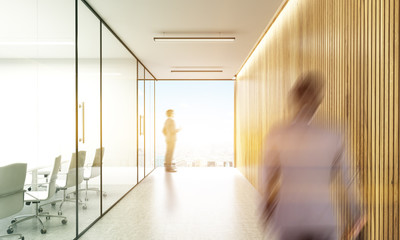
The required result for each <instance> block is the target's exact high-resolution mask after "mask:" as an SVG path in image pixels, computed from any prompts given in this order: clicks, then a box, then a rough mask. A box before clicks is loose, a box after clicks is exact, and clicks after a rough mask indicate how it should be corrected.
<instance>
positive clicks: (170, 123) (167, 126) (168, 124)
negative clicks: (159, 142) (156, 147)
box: [163, 109, 180, 172]
mask: <svg viewBox="0 0 400 240" xmlns="http://www.w3.org/2000/svg"><path fill="white" fill-rule="evenodd" d="M166 115H167V117H168V118H167V120H165V123H164V128H163V134H164V136H165V142H166V143H167V150H166V152H165V171H167V172H176V168H175V167H174V166H173V165H172V158H173V156H174V150H175V143H176V134H177V133H178V132H179V131H180V129H177V128H176V126H175V120H174V110H172V109H169V110H167V112H166Z"/></svg>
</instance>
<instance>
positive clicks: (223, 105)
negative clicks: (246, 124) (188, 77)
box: [156, 81, 234, 167]
mask: <svg viewBox="0 0 400 240" xmlns="http://www.w3.org/2000/svg"><path fill="white" fill-rule="evenodd" d="M233 97H234V82H233V81H158V82H157V84H156V116H157V117H156V162H157V166H162V165H163V162H164V154H165V148H166V146H165V141H164V136H163V134H162V128H163V124H164V121H165V120H166V118H167V117H166V115H165V112H166V111H167V110H168V109H173V110H174V112H175V117H174V119H175V122H176V126H177V128H181V131H180V132H179V133H178V135H177V142H176V147H175V153H174V160H173V162H175V164H176V165H177V166H185V167H207V166H232V165H233V130H234V129H233V111H234V106H233V102H234V101H233Z"/></svg>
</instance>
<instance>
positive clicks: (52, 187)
mask: <svg viewBox="0 0 400 240" xmlns="http://www.w3.org/2000/svg"><path fill="white" fill-rule="evenodd" d="M60 167H61V155H60V156H58V157H56V159H55V160H54V165H53V170H52V171H51V174H50V181H49V187H48V188H47V194H48V195H47V199H49V198H51V197H53V196H54V194H55V193H56V189H57V185H56V180H57V175H58V171H59V170H60Z"/></svg>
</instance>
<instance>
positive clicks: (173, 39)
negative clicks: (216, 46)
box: [153, 37, 236, 42]
mask: <svg viewBox="0 0 400 240" xmlns="http://www.w3.org/2000/svg"><path fill="white" fill-rule="evenodd" d="M235 39H236V38H235V37H154V38H153V40H154V42H233V41H235Z"/></svg>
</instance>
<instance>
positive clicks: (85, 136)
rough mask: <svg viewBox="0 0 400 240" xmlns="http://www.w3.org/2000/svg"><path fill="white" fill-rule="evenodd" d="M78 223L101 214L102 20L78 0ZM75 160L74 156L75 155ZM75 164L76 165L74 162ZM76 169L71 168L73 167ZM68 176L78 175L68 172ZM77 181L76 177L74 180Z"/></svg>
mask: <svg viewBox="0 0 400 240" xmlns="http://www.w3.org/2000/svg"><path fill="white" fill-rule="evenodd" d="M78 4H79V5H78V7H79V11H78V14H79V16H78V17H79V19H80V21H79V23H78V36H79V40H78V48H79V49H78V51H79V55H78V153H77V156H78V165H77V170H78V173H77V174H78V182H77V183H78V189H79V191H78V194H75V197H77V198H78V213H79V216H78V219H79V221H78V223H79V232H80V231H82V230H83V229H85V228H87V227H88V226H89V225H90V224H91V223H92V222H93V221H94V220H96V219H97V218H98V217H99V216H100V194H99V191H100V158H101V153H102V151H101V149H100V21H99V20H98V19H97V18H96V16H94V15H93V14H92V13H91V12H90V10H89V9H88V8H87V7H86V6H85V5H84V4H83V3H82V2H80V1H79V2H78ZM72 160H73V161H75V159H72ZM74 166H76V165H75V164H74ZM73 170H76V169H71V168H70V169H68V170H67V171H73ZM67 177H75V174H69V175H68V176H67ZM74 181H75V180H74Z"/></svg>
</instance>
